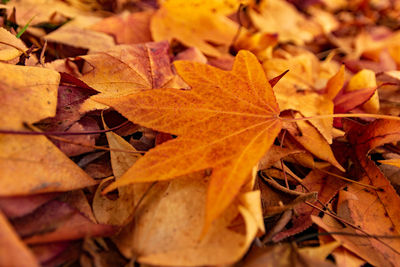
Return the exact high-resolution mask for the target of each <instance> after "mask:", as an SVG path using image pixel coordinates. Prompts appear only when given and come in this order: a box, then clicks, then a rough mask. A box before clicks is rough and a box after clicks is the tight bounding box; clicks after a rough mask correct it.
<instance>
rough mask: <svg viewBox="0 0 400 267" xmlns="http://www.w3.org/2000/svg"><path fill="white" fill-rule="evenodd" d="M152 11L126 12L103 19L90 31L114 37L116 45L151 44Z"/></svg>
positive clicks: (91, 27)
mask: <svg viewBox="0 0 400 267" xmlns="http://www.w3.org/2000/svg"><path fill="white" fill-rule="evenodd" d="M152 15H153V12H152V11H144V12H135V13H129V12H127V11H125V12H123V13H121V14H119V15H115V16H112V17H108V18H106V19H103V20H101V21H99V22H97V23H95V24H93V25H91V26H90V29H93V30H95V31H99V32H104V33H107V34H110V35H112V36H114V38H115V41H116V43H117V44H139V43H147V42H151V41H152V39H151V33H150V18H151V16H152Z"/></svg>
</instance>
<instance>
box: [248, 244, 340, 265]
mask: <svg viewBox="0 0 400 267" xmlns="http://www.w3.org/2000/svg"><path fill="white" fill-rule="evenodd" d="M243 266H246V267H262V266H266V267H273V266H282V267H289V266H295V267H303V266H321V267H332V266H335V265H334V264H333V263H332V262H329V261H325V260H321V259H319V258H317V257H310V256H309V255H307V254H305V253H302V252H301V251H300V250H299V249H298V248H297V247H296V245H295V244H282V245H275V246H267V247H265V248H256V247H255V248H253V250H252V251H251V252H250V254H249V255H248V256H247V257H246V258H245V260H244V262H243Z"/></svg>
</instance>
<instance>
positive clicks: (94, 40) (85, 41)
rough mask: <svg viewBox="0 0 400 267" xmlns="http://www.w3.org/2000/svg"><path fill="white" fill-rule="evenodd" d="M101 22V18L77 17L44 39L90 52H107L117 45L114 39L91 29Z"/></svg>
mask: <svg viewBox="0 0 400 267" xmlns="http://www.w3.org/2000/svg"><path fill="white" fill-rule="evenodd" d="M99 20H100V18H97V17H93V16H84V17H76V18H75V19H74V20H72V21H70V22H68V23H66V24H65V25H63V26H62V27H60V28H59V29H57V30H55V31H53V32H51V33H50V34H48V35H46V36H45V37H44V38H45V39H46V40H48V41H50V42H56V43H61V44H66V45H70V46H73V47H79V48H85V49H89V50H90V51H106V50H109V49H111V48H112V47H113V46H114V45H115V42H114V39H113V38H112V37H111V36H109V35H107V34H105V33H102V32H97V31H94V30H91V29H90V26H91V25H93V24H95V23H96V22H98V21H99Z"/></svg>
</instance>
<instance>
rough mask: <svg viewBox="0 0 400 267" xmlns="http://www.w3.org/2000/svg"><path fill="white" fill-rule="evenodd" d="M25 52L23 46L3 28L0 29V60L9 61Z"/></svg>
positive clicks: (19, 40)
mask: <svg viewBox="0 0 400 267" xmlns="http://www.w3.org/2000/svg"><path fill="white" fill-rule="evenodd" d="M25 50H27V48H26V46H25V44H24V43H23V42H22V41H21V39H18V38H17V37H15V35H13V34H11V33H10V32H9V31H7V30H6V29H4V28H0V60H1V61H10V60H12V59H15V58H18V57H19V56H20V55H22V54H23V53H24V52H25Z"/></svg>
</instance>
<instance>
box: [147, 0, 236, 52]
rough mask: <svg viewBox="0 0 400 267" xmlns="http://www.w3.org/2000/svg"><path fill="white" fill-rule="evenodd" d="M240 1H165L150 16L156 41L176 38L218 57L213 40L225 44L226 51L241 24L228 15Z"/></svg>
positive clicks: (223, 47) (217, 43)
mask: <svg viewBox="0 0 400 267" xmlns="http://www.w3.org/2000/svg"><path fill="white" fill-rule="evenodd" d="M240 2H242V1H240V0H228V1H223V2H221V1H216V0H207V1H199V0H194V1H185V0H167V1H163V2H162V4H161V8H160V9H158V10H157V11H156V13H155V14H154V16H153V17H152V19H151V25H150V29H151V33H152V36H153V39H154V40H155V41H163V40H168V41H172V40H173V39H176V40H178V41H180V42H181V43H182V44H184V45H185V46H187V47H192V46H194V47H197V48H198V49H200V51H201V52H203V53H205V54H206V55H209V56H213V57H218V56H220V55H221V52H220V50H219V49H217V48H216V47H214V46H212V45H210V43H213V44H216V45H219V46H222V50H223V51H225V52H227V50H228V46H229V45H230V44H231V43H232V41H233V39H234V37H235V34H236V31H237V29H238V25H237V24H236V23H235V22H233V21H232V20H230V19H228V18H227V17H226V15H228V14H229V13H233V12H235V11H236V9H237V8H238V7H239V3H240Z"/></svg>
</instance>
